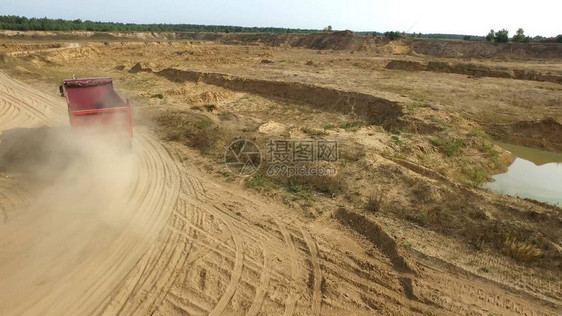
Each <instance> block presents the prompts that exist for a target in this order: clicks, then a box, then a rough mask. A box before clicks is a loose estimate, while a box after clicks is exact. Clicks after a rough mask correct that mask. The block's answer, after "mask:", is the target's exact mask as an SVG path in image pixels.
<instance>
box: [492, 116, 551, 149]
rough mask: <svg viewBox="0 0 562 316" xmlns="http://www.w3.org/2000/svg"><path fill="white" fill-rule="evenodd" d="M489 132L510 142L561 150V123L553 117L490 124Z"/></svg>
mask: <svg viewBox="0 0 562 316" xmlns="http://www.w3.org/2000/svg"><path fill="white" fill-rule="evenodd" d="M488 128H489V133H490V134H491V135H492V136H494V137H496V138H498V139H500V140H501V141H504V142H506V143H510V144H517V145H522V146H529V147H534V148H538V149H545V150H549V151H558V152H562V124H560V122H558V121H556V120H555V119H554V118H546V119H543V120H540V121H521V122H517V123H513V124H495V125H490V126H489V127H488Z"/></svg>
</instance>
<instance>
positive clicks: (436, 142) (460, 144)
mask: <svg viewBox="0 0 562 316" xmlns="http://www.w3.org/2000/svg"><path fill="white" fill-rule="evenodd" d="M430 142H431V144H432V145H433V146H436V147H439V149H441V151H442V152H443V153H445V155H447V156H448V157H453V156H455V155H457V154H459V153H460V152H461V151H462V149H463V148H464V147H465V144H464V141H463V140H462V139H459V138H453V137H444V136H436V137H433V138H431V139H430Z"/></svg>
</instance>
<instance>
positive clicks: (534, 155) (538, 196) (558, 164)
mask: <svg viewBox="0 0 562 316" xmlns="http://www.w3.org/2000/svg"><path fill="white" fill-rule="evenodd" d="M497 144H498V145H499V146H500V147H502V148H504V149H506V150H509V151H510V152H512V153H513V154H514V155H515V156H517V158H516V159H515V161H514V162H513V163H512V164H511V165H510V166H509V168H508V170H507V172H506V173H502V174H497V175H495V176H493V179H494V181H492V182H488V183H486V185H485V187H486V188H488V189H490V190H492V191H494V192H498V193H501V194H508V195H513V196H521V197H526V198H530V199H534V200H537V201H542V202H547V203H551V204H555V205H562V153H553V152H549V151H543V150H538V149H534V148H529V147H524V146H517V145H511V144H504V143H497Z"/></svg>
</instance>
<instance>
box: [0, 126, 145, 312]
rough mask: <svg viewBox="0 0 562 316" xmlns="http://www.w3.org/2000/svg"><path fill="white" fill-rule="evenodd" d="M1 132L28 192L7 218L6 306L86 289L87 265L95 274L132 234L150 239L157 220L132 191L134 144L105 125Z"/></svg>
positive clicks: (0, 230) (0, 151)
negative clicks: (148, 219)
mask: <svg viewBox="0 0 562 316" xmlns="http://www.w3.org/2000/svg"><path fill="white" fill-rule="evenodd" d="M87 134H89V135H97V136H96V137H87V136H86V135H87ZM0 137H1V142H0V172H2V173H3V174H5V175H8V176H10V177H13V178H15V179H17V180H18V181H19V182H20V183H21V184H22V186H23V187H24V188H25V190H26V191H27V192H26V195H27V197H28V203H26V205H24V206H21V207H19V208H17V209H15V210H10V212H9V214H10V216H9V218H8V219H7V221H6V222H5V223H4V224H1V223H0V314H2V313H4V312H5V311H14V312H25V311H29V308H33V306H36V305H37V304H47V303H40V302H41V301H48V299H47V298H48V297H49V295H50V294H51V293H52V292H55V291H65V289H68V291H73V290H72V289H74V290H76V289H78V288H79V287H78V288H77V287H76V286H71V284H73V283H75V282H78V281H79V280H76V278H87V277H86V276H85V275H84V274H82V273H80V271H81V270H84V271H86V270H91V272H89V273H90V274H95V268H96V266H99V265H103V264H104V263H105V262H106V261H107V260H108V259H109V258H108V257H111V256H114V255H115V254H118V253H119V252H121V251H123V250H124V249H123V248H125V247H126V245H127V243H125V241H127V242H128V243H131V242H134V243H137V244H138V243H143V242H147V243H148V242H150V240H147V239H148V238H149V237H145V234H143V229H144V228H145V225H148V224H149V223H142V221H139V220H138V216H137V212H141V210H140V209H138V204H135V202H134V201H133V199H132V196H133V195H134V193H135V183H136V177H137V168H138V159H137V155H136V154H135V151H134V150H133V149H132V148H131V147H129V146H127V144H125V145H124V144H123V143H120V142H114V141H113V140H112V139H111V135H106V134H104V133H103V130H89V131H88V133H80V134H79V135H78V134H76V133H73V132H72V131H71V129H70V128H69V127H42V128H28V129H13V130H8V131H3V132H2V134H1V136H0ZM9 189H10V188H1V187H0V190H9ZM124 231H126V232H127V238H124V233H123V232H124ZM131 235H132V236H133V237H132V238H131ZM148 235H150V234H148ZM119 240H122V242H119ZM112 260H114V259H112ZM118 263H119V261H116V262H115V264H118ZM92 269H94V270H92ZM99 277H103V275H100V276H99ZM79 294H80V293H76V295H79ZM68 295H70V293H69V294H68ZM49 304H51V303H49Z"/></svg>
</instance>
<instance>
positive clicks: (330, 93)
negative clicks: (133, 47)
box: [131, 65, 403, 126]
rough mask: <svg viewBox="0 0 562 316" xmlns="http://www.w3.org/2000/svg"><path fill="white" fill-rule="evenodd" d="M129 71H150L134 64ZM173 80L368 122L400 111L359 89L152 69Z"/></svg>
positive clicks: (390, 119)
mask: <svg viewBox="0 0 562 316" xmlns="http://www.w3.org/2000/svg"><path fill="white" fill-rule="evenodd" d="M131 71H149V72H151V71H152V70H150V69H146V68H145V69H142V67H140V66H139V65H135V66H134V67H133V69H131ZM155 74H157V75H159V76H163V77H165V78H167V79H169V80H171V81H175V82H185V81H191V82H204V83H206V84H211V85H215V86H219V87H223V88H226V89H230V90H234V91H243V92H249V93H255V94H258V95H262V96H264V97H269V98H271V97H273V98H283V99H287V100H291V101H295V102H298V103H304V104H307V105H311V106H313V107H316V108H319V109H322V110H323V111H328V112H339V113H344V114H351V115H354V116H357V117H358V118H360V119H362V120H365V121H366V122H367V123H369V124H376V125H383V126H391V125H393V123H394V122H395V121H396V120H397V119H398V118H400V117H401V116H402V115H403V112H402V106H401V105H400V104H398V103H397V102H393V101H389V100H387V99H383V98H379V97H375V96H372V95H369V94H364V93H359V92H349V91H341V90H336V89H331V88H324V87H319V86H314V85H310V84H303V83H298V82H281V81H269V80H261V79H249V78H241V77H236V76H231V75H226V74H219V73H204V72H199V71H192V70H180V69H175V68H166V69H164V70H161V71H158V72H155Z"/></svg>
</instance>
